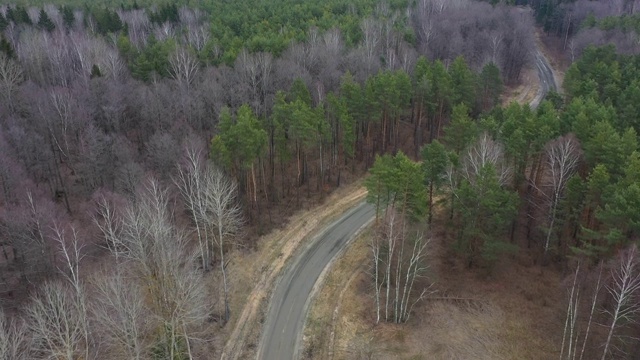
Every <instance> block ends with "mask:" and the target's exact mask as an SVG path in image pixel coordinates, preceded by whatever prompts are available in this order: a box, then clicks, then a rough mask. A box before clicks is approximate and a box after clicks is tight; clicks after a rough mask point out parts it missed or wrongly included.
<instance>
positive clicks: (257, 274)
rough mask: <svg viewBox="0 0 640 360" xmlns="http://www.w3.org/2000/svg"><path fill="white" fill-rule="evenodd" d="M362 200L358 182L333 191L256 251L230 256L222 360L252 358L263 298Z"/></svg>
mask: <svg viewBox="0 0 640 360" xmlns="http://www.w3.org/2000/svg"><path fill="white" fill-rule="evenodd" d="M365 195H366V190H365V189H364V188H363V187H362V183H361V181H358V182H356V183H353V184H350V185H348V186H345V187H344V188H342V189H338V190H336V191H334V192H333V193H332V194H331V195H330V196H328V197H327V198H326V199H325V201H324V202H323V203H322V204H321V205H319V206H317V207H315V208H313V209H311V210H302V211H299V212H298V213H297V214H296V215H294V216H292V217H291V219H290V220H289V222H288V224H287V226H286V227H285V228H284V229H279V230H275V231H273V232H272V233H270V234H268V235H266V236H264V237H262V238H261V239H260V240H259V241H258V246H257V250H256V251H254V252H251V253H248V254H242V253H241V252H239V251H237V252H235V253H234V254H233V256H232V262H231V263H230V265H229V273H230V274H233V275H232V276H233V283H234V284H235V286H234V288H233V289H232V292H231V296H230V299H231V311H232V319H231V321H230V323H229V324H227V326H226V329H227V330H226V333H225V334H224V337H225V343H226V345H225V346H224V348H223V350H222V353H221V355H220V358H221V359H245V358H251V357H252V356H255V351H256V349H257V346H258V342H259V339H260V332H261V328H262V322H263V321H264V317H265V313H266V310H267V307H268V304H267V303H268V299H269V298H270V295H271V291H272V290H273V287H274V284H275V281H276V280H277V278H278V276H279V274H280V272H281V271H282V269H283V268H284V267H285V266H286V265H287V263H288V261H289V260H290V259H291V258H292V256H293V255H294V254H295V253H296V251H297V250H298V249H299V248H300V247H301V245H302V244H304V243H305V242H306V241H307V240H309V239H311V238H312V236H313V235H315V234H316V233H317V232H318V231H320V230H321V229H322V228H323V226H325V225H326V224H329V223H330V222H331V221H332V220H333V219H334V218H335V217H336V216H337V215H340V214H342V213H343V212H344V211H345V209H348V208H351V207H353V206H355V205H356V204H357V203H358V202H360V201H362V200H363V199H364V197H365ZM233 314H237V315H236V316H233Z"/></svg>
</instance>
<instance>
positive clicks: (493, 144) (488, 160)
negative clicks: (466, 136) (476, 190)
mask: <svg viewBox="0 0 640 360" xmlns="http://www.w3.org/2000/svg"><path fill="white" fill-rule="evenodd" d="M487 165H491V166H493V168H494V169H495V171H496V175H497V178H498V182H499V183H500V185H506V184H507V183H508V182H509V179H510V178H511V173H512V169H511V167H510V166H508V165H507V164H506V162H505V159H504V147H503V146H502V144H501V143H499V142H497V141H495V140H493V139H492V138H491V137H490V136H489V134H487V133H483V134H482V135H481V136H480V138H479V139H478V141H476V142H475V143H474V144H473V145H472V146H471V147H470V148H469V149H468V150H467V152H466V154H464V158H463V160H462V172H463V174H464V176H465V177H466V178H467V180H469V182H470V183H472V184H473V183H474V179H475V178H476V177H477V176H478V174H479V173H480V171H481V169H482V168H484V167H485V166H487Z"/></svg>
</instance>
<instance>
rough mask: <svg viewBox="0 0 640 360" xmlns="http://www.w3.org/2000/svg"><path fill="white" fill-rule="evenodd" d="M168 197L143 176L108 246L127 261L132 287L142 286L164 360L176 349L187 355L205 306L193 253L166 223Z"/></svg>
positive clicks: (204, 292) (207, 305) (169, 216)
mask: <svg viewBox="0 0 640 360" xmlns="http://www.w3.org/2000/svg"><path fill="white" fill-rule="evenodd" d="M168 201H169V198H168V192H167V189H164V188H163V187H161V186H160V184H159V183H158V181H156V180H154V179H150V180H148V181H147V182H146V184H145V186H144V189H143V190H142V192H141V193H139V194H138V196H137V197H136V199H135V201H134V202H133V203H132V204H131V205H130V206H128V207H127V208H126V209H125V211H124V214H123V216H122V220H121V222H120V224H119V226H120V231H118V235H117V236H116V238H115V244H114V246H113V248H114V249H121V250H118V256H119V258H120V259H122V261H128V264H129V269H130V271H131V272H130V273H131V279H132V286H140V287H141V288H142V289H144V290H145V294H146V298H147V299H148V301H147V302H146V303H145V304H146V307H147V309H148V310H149V311H150V312H151V314H152V317H151V318H152V319H154V321H153V328H152V329H151V331H152V332H153V333H154V334H155V336H156V338H155V339H154V347H155V349H156V350H155V351H156V352H159V353H160V354H162V355H161V356H163V357H165V356H166V357H167V358H170V359H173V358H175V356H177V355H178V354H188V356H189V358H192V356H191V342H192V341H193V340H195V339H196V338H195V337H194V331H196V330H195V328H196V327H197V325H198V324H200V323H202V322H203V320H204V319H205V318H206V317H207V316H208V312H209V308H210V306H211V305H210V300H209V299H208V294H207V289H206V287H205V286H204V282H203V278H202V275H201V274H200V273H199V272H197V271H196V269H195V267H193V265H194V264H195V262H196V256H195V253H194V252H192V251H190V250H189V247H188V244H187V238H186V237H185V236H184V234H183V233H182V232H180V231H179V230H178V229H176V228H175V226H174V225H173V224H172V222H171V220H172V218H173V214H172V212H171V211H170V209H169V203H168ZM134 284H135V285H134Z"/></svg>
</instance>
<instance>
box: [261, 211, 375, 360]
mask: <svg viewBox="0 0 640 360" xmlns="http://www.w3.org/2000/svg"><path fill="white" fill-rule="evenodd" d="M374 215H375V208H374V206H373V205H370V204H367V203H364V202H363V203H360V204H359V205H358V206H356V207H355V208H353V209H352V210H350V211H349V212H347V213H345V214H344V215H342V217H341V218H339V219H338V220H336V221H335V222H334V223H332V224H331V225H329V226H327V228H325V230H324V231H323V232H322V233H321V234H320V235H318V236H317V237H316V238H315V239H314V240H313V241H312V242H311V244H310V245H308V247H307V248H306V249H304V250H303V252H302V253H301V254H300V255H298V257H297V258H296V259H294V260H293V262H292V263H291V264H290V265H289V266H287V267H286V268H285V270H284V271H283V274H282V277H281V279H280V281H279V282H278V284H277V286H276V289H275V290H274V293H273V295H272V297H271V303H270V304H271V305H270V306H269V311H268V313H267V318H266V321H265V324H264V328H263V335H262V339H261V340H262V341H261V342H260V348H259V349H258V359H262V360H290V359H296V358H297V351H298V348H297V345H298V344H300V338H301V337H302V330H303V328H304V323H305V319H306V314H307V306H308V302H309V297H310V295H311V291H312V289H313V286H314V285H315V283H316V281H317V280H318V277H319V276H320V274H321V273H322V271H323V270H324V268H325V267H326V266H327V265H328V264H329V262H331V260H332V259H333V258H334V257H335V256H336V254H338V252H340V250H341V249H342V248H343V247H344V245H345V244H347V243H348V242H349V240H351V238H353V236H354V235H355V233H356V232H357V231H358V229H360V228H361V227H362V226H364V225H365V224H367V223H368V222H370V221H371V220H372V219H373V217H374Z"/></svg>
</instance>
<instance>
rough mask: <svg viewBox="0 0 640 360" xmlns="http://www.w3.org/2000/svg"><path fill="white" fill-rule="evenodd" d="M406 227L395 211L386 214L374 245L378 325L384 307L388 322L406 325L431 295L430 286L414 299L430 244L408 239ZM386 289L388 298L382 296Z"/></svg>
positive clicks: (418, 237)
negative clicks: (419, 306)
mask: <svg viewBox="0 0 640 360" xmlns="http://www.w3.org/2000/svg"><path fill="white" fill-rule="evenodd" d="M403 224H404V222H403V221H400V220H399V219H397V215H396V212H395V211H393V210H390V211H387V215H386V219H385V220H384V223H383V224H382V225H381V227H380V228H379V229H378V233H377V234H376V235H375V236H373V239H372V242H371V250H372V255H373V270H372V271H373V277H374V287H375V294H374V296H375V304H376V309H375V312H376V323H378V322H379V321H380V317H381V312H382V309H381V308H382V307H383V306H384V320H385V321H392V322H394V323H403V322H406V321H407V320H409V317H410V316H411V311H412V309H413V306H414V305H415V304H416V303H417V302H418V301H420V300H421V299H423V298H424V297H425V295H427V294H428V293H431V292H432V290H431V288H432V286H433V285H432V284H431V285H428V286H427V287H425V288H424V289H422V291H421V292H420V294H419V295H418V296H417V297H414V296H413V295H412V294H413V291H414V290H415V282H416V280H417V279H418V278H420V277H422V276H424V273H425V271H426V270H427V267H426V266H425V260H426V256H427V254H428V249H427V248H428V246H429V240H426V239H425V238H424V235H423V234H422V233H419V232H418V233H416V235H415V237H408V236H407V232H406V229H404V228H403V226H404V225H403ZM410 242H412V243H410ZM407 243H410V244H407ZM405 246H407V247H410V248H411V252H410V253H409V250H408V249H406V250H405ZM382 249H384V251H381V250H382ZM405 251H406V253H405ZM383 288H384V289H385V294H382V289H383ZM383 296H384V299H382V297H383Z"/></svg>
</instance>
